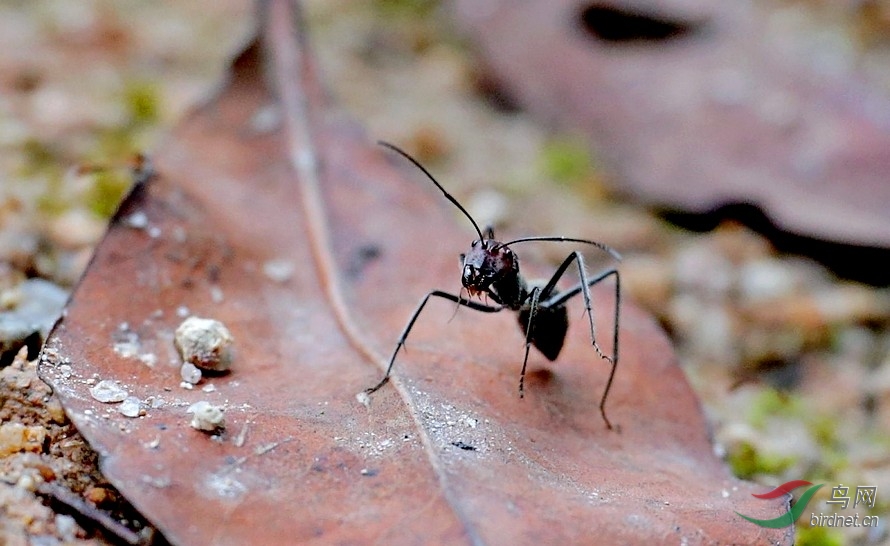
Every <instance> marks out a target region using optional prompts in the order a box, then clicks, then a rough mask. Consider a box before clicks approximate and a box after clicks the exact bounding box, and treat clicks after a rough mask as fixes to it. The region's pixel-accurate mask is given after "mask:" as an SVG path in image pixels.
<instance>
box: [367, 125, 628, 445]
mask: <svg viewBox="0 0 890 546" xmlns="http://www.w3.org/2000/svg"><path fill="white" fill-rule="evenodd" d="M378 144H380V145H381V146H385V147H386V148H389V149H390V150H392V151H394V152H396V153H398V154H399V155H401V156H402V157H404V158H405V159H407V160H408V161H410V162H411V163H413V164H414V165H415V166H416V167H417V168H418V169H420V170H421V171H422V172H423V173H424V174H425V175H426V176H427V177H428V178H429V179H430V180H432V182H433V184H435V185H436V187H437V188H439V190H441V192H442V193H443V194H445V198H446V199H448V200H449V201H451V202H452V203H453V204H454V206H456V207H457V208H458V210H460V211H461V212H462V213H463V214H464V216H466V217H467V218H468V219H469V220H470V223H472V224H473V227H474V228H475V229H476V233H477V234H478V235H479V238H478V239H476V240H475V241H473V242H472V244H471V245H470V250H469V252H467V253H466V254H461V255H460V261H461V267H462V270H463V273H462V276H461V282H462V284H463V287H464V288H466V289H467V292H469V294H470V297H473V296H480V295H485V296H487V297H488V298H489V299H490V300H491V301H494V302H495V303H496V304H497V305H487V304H484V303H480V302H476V301H473V300H470V299H464V298H463V297H461V296H455V295H454V294H449V293H448V292H442V291H441V290H433V291H431V292H430V293H429V294H427V295H426V296H424V297H423V299H422V300H421V301H420V305H418V306H417V309H415V310H414V313H413V314H412V315H411V318H410V319H409V320H408V324H406V325H405V329H404V330H402V335H401V336H399V342H398V343H397V344H396V348H395V350H394V351H393V353H392V357H390V359H389V366H388V367H387V369H386V374H384V376H383V379H381V380H380V382H379V383H377V384H376V385H375V386H373V387H371V388H369V389H366V390H365V394H371V393H373V392H374V391H376V390H377V389H379V388H380V387H382V386H383V385H385V384H386V382H387V381H389V375H390V372H392V367H393V364H394V363H395V361H396V355H397V354H398V353H399V349H401V348H402V346H403V345H405V340H406V339H407V338H408V334H409V333H410V332H411V328H412V327H413V326H414V322H415V321H416V320H417V317H418V316H420V312H421V311H423V308H424V306H425V305H426V303H427V301H429V299H430V297H432V296H436V297H439V298H443V299H446V300H449V301H452V302H454V303H456V304H457V305H458V306H461V305H462V306H464V307H469V308H470V309H473V310H475V311H481V312H483V313H497V312H500V311H503V310H504V309H509V310H510V311H515V312H516V313H518V317H517V318H518V319H519V325H520V327H521V328H522V330H523V332H525V358H524V359H523V360H522V371H521V372H520V374H519V397H520V398H522V397H523V395H524V385H525V368H526V364H527V363H528V351H529V347H530V346H531V345H532V344H534V346H535V347H536V348H537V349H538V350H539V351H541V353H542V354H543V355H544V356H545V357H547V358H548V359H549V360H551V361H552V360H556V357H557V356H559V352H560V350H561V349H562V345H563V342H564V341H565V337H566V331H567V330H568V327H569V318H568V312H567V311H566V307H565V304H566V302H567V301H568V300H569V299H571V298H573V297H575V296H577V295H578V294H582V295H583V296H584V305H585V308H586V310H587V317H588V319H590V339H591V343H592V344H593V347H594V349H596V352H597V354H598V355H599V356H600V357H601V358H603V359H604V360H606V361H607V362H609V363H610V364H611V366H612V370H611V371H610V372H609V379H608V381H606V388H605V389H604V390H603V396H602V398H601V399H600V413H601V414H602V416H603V421H605V422H606V426H607V427H608V428H609V429H611V428H612V423H610V422H609V419H608V417H606V397H607V396H608V395H609V389H610V388H611V387H612V380H613V379H614V377H615V369H616V367H617V366H618V315H619V309H620V305H619V303H620V298H621V282H620V278H619V276H618V270H616V269H614V268H613V269H608V270H606V271H603V272H602V273H599V274H598V275H596V276H595V277H588V276H587V272H586V270H585V267H584V257H583V256H582V255H581V254H580V253H579V252H578V251H573V252H572V253H571V254H569V255H568V257H566V259H565V260H564V261H563V262H562V265H560V266H559V267H558V268H557V270H556V273H554V274H553V276H552V277H551V278H550V280H549V281H547V283H546V284H544V285H533V286H531V287H530V286H529V284H528V283H527V282H526V280H525V279H524V278H523V277H522V275H520V274H519V259H518V258H517V256H516V254H514V253H513V251H512V250H511V249H510V245H514V244H517V243H525V242H529V241H548V242H567V243H581V244H587V245H592V246H595V247H597V248H599V249H601V250H604V251H606V252H608V253H609V254H610V255H611V256H612V257H614V258H615V259H618V260H620V259H621V257H620V256H619V255H618V253H617V252H615V250H613V249H611V248H609V247H608V246H606V245H604V244H602V243H598V242H596V241H588V240H586V239H574V238H572V237H523V238H521V239H514V240H512V241H509V242H507V243H502V242H499V241H496V240H495V238H494V231H493V230H492V228H491V227H488V228H486V230H485V234H483V232H482V230H481V229H479V225H478V224H477V223H476V221H475V220H473V217H472V216H470V213H469V212H467V210H466V209H465V208H464V207H463V206H462V205H461V204H460V203H458V201H457V199H455V198H454V197H453V196H452V195H451V194H450V193H448V192H447V191H445V188H443V187H442V185H441V184H439V182H437V181H436V179H435V178H433V175H432V174H430V173H429V171H427V170H426V168H424V166H423V165H421V164H420V163H419V162H418V161H417V160H416V159H414V158H413V157H411V156H410V155H408V153H407V152H404V151H403V150H401V149H400V148H398V147H396V146H394V145H392V144H389V143H388V142H378ZM572 262H575V263H576V264H577V266H578V276H579V278H580V282H579V283H578V284H577V285H576V286H574V287H573V288H571V289H569V290H566V291H565V292H559V291H558V290H557V289H556V283H557V282H558V281H559V279H560V278H562V276H563V274H564V273H565V272H566V270H567V269H568V268H569V266H570V265H571V264H572ZM613 275H614V276H615V328H614V336H613V340H612V356H611V357H609V356H606V355H605V354H603V352H602V350H601V349H600V347H599V345H597V342H596V330H595V327H594V324H593V313H592V311H591V304H590V287H591V286H593V285H595V284H597V283H598V282H600V281H602V280H604V279H606V278H608V277H610V276H613Z"/></svg>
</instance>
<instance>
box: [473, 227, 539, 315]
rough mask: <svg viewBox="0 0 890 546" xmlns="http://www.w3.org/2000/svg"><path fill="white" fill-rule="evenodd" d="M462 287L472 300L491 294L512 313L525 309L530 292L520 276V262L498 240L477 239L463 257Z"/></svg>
mask: <svg viewBox="0 0 890 546" xmlns="http://www.w3.org/2000/svg"><path fill="white" fill-rule="evenodd" d="M461 265H462V274H461V283H462V284H463V286H464V288H466V289H467V292H469V293H470V296H478V295H480V294H487V295H488V296H490V297H491V298H492V299H493V300H494V301H495V302H497V303H499V304H501V305H504V306H506V307H508V308H510V309H513V310H517V309H519V308H520V307H522V304H523V303H524V301H525V299H526V298H527V296H528V289H527V287H526V284H525V280H523V278H522V276H520V275H519V258H517V257H516V254H514V253H513V251H512V250H510V248H509V247H506V246H503V244H501V243H499V242H498V241H495V240H494V239H476V240H475V241H473V244H472V245H471V246H470V251H469V252H467V253H466V254H461Z"/></svg>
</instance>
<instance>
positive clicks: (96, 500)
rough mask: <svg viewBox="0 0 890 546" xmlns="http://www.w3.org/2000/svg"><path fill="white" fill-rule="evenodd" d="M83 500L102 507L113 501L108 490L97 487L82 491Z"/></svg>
mask: <svg viewBox="0 0 890 546" xmlns="http://www.w3.org/2000/svg"><path fill="white" fill-rule="evenodd" d="M83 498H84V499H86V500H88V501H89V502H91V503H93V504H94V505H96V506H102V505H103V504H105V503H107V502H109V501H112V500H114V497H113V495H112V494H111V492H110V491H109V490H108V489H106V488H104V487H98V486H93V487H89V488H88V489H87V490H86V491H84V493H83Z"/></svg>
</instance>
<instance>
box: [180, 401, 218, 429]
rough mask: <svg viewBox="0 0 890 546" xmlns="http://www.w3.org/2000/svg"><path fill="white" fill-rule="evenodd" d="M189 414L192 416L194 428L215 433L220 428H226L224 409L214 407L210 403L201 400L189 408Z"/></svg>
mask: <svg viewBox="0 0 890 546" xmlns="http://www.w3.org/2000/svg"><path fill="white" fill-rule="evenodd" d="M188 413H191V414H192V422H191V423H190V424H191V426H192V428H194V429H197V430H204V431H207V432H213V431H215V430H216V429H219V428H225V426H226V419H225V415H224V414H223V410H222V408H220V407H219V406H214V405H213V404H211V403H210V402H207V401H205V400H201V401H200V402H195V403H194V404H192V405H191V406H189V409H188Z"/></svg>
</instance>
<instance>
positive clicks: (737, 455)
mask: <svg viewBox="0 0 890 546" xmlns="http://www.w3.org/2000/svg"><path fill="white" fill-rule="evenodd" d="M727 462H728V463H729V467H730V468H731V469H732V472H733V474H735V475H736V476H738V477H739V478H742V479H750V478H752V477H754V476H757V475H759V474H773V475H775V474H781V473H782V472H784V471H785V470H787V469H788V468H790V467H791V465H793V464H794V462H795V458H794V457H783V456H776V455H766V454H762V453H759V452H758V451H757V448H755V447H754V446H753V445H752V444H750V443H749V442H742V443H740V444H739V445H738V446H737V447H736V448H735V449H734V450H733V451H732V452H730V453H729V455H728V457H727Z"/></svg>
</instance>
